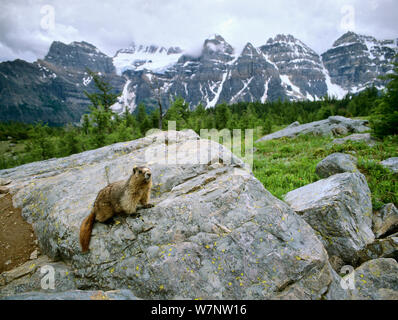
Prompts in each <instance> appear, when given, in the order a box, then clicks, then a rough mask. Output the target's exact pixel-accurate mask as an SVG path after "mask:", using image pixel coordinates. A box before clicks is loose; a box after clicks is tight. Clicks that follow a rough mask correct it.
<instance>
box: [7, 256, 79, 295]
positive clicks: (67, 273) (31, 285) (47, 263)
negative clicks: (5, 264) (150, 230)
mask: <svg viewBox="0 0 398 320" xmlns="http://www.w3.org/2000/svg"><path fill="white" fill-rule="evenodd" d="M50 269H51V270H50ZM50 271H51V272H54V291H55V290H56V291H67V290H73V289H77V287H76V283H75V277H74V272H73V270H72V269H71V268H70V266H68V265H66V264H65V263H63V262H61V261H58V262H54V261H51V259H49V257H47V256H41V257H39V258H38V259H35V260H31V261H28V262H26V263H24V264H23V265H21V266H19V267H17V268H15V269H12V270H10V271H6V272H3V273H2V274H0V299H2V298H3V297H6V296H8V295H15V294H20V293H23V292H29V291H43V292H45V291H47V290H43V288H42V280H43V277H44V276H45V275H46V274H47V273H48V272H50ZM49 291H53V290H49Z"/></svg>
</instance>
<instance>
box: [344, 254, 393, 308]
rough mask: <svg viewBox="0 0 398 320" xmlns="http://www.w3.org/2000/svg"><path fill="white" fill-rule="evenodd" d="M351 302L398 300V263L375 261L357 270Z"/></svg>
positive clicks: (350, 292) (391, 260)
mask: <svg viewBox="0 0 398 320" xmlns="http://www.w3.org/2000/svg"><path fill="white" fill-rule="evenodd" d="M354 285H355V287H354V289H351V290H348V297H349V299H351V300H398V263H397V261H396V260H394V259H390V258H388V259H386V258H381V259H375V260H370V261H367V262H365V263H364V264H362V265H361V266H360V267H358V268H357V269H355V273H354Z"/></svg>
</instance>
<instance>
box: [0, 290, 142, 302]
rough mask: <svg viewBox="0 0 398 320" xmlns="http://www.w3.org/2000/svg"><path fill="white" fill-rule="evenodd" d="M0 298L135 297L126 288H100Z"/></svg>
mask: <svg viewBox="0 0 398 320" xmlns="http://www.w3.org/2000/svg"><path fill="white" fill-rule="evenodd" d="M0 299H1V300H137V297H136V296H135V295H134V294H133V293H132V292H131V291H130V290H126V289H122V290H112V291H106V292H104V291H101V290H96V291H94V290H69V291H65V292H25V293H21V294H16V295H9V296H6V297H3V298H0Z"/></svg>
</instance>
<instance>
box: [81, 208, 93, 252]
mask: <svg viewBox="0 0 398 320" xmlns="http://www.w3.org/2000/svg"><path fill="white" fill-rule="evenodd" d="M94 220H95V213H94V208H93V210H91V213H90V215H89V216H88V217H87V218H86V219H84V220H83V222H82V225H81V226H80V245H81V246H82V252H86V251H87V250H88V246H89V244H90V238H91V231H92V230H93V224H94Z"/></svg>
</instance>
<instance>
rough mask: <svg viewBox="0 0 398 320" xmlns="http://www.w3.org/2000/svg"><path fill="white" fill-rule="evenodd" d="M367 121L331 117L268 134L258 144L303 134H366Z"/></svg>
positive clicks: (294, 125)
mask: <svg viewBox="0 0 398 320" xmlns="http://www.w3.org/2000/svg"><path fill="white" fill-rule="evenodd" d="M367 124H368V121H367V120H353V119H349V118H345V117H341V116H331V117H329V118H328V119H325V120H320V121H314V122H310V123H305V124H302V125H296V123H293V124H291V125H289V126H287V127H286V128H284V129H282V130H279V131H276V132H274V133H271V134H268V135H266V136H264V137H262V138H260V139H259V140H257V141H256V142H260V141H267V140H273V139H279V138H283V137H288V138H294V137H297V136H298V135H302V134H314V135H322V136H330V135H333V134H334V135H338V134H347V133H349V132H364V131H368V130H370V129H369V127H367V126H366V125H367Z"/></svg>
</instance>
